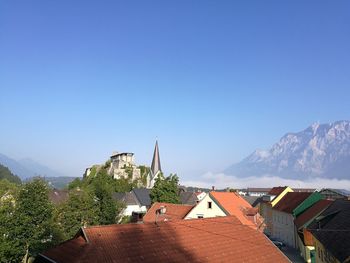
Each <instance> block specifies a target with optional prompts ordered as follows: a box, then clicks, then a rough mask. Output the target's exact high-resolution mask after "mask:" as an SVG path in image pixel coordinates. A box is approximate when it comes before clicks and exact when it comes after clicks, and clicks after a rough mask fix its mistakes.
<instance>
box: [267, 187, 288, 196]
mask: <svg viewBox="0 0 350 263" xmlns="http://www.w3.org/2000/svg"><path fill="white" fill-rule="evenodd" d="M286 188H287V186H277V187H273V188H272V189H271V190H270V191H269V193H268V194H269V195H279V194H281V193H282V192H283V191H284V190H285V189H286Z"/></svg>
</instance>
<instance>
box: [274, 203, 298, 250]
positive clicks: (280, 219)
mask: <svg viewBox="0 0 350 263" xmlns="http://www.w3.org/2000/svg"><path fill="white" fill-rule="evenodd" d="M272 220H273V224H272V228H273V229H272V236H273V237H274V238H277V239H279V240H280V241H282V242H284V243H286V244H287V245H289V246H291V247H294V248H295V247H296V245H295V236H294V217H293V216H292V215H291V214H288V213H284V212H281V211H278V210H275V209H272Z"/></svg>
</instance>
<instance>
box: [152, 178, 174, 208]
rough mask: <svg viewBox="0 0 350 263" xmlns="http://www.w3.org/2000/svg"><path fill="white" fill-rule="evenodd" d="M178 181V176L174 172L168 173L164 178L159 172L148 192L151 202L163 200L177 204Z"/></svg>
mask: <svg viewBox="0 0 350 263" xmlns="http://www.w3.org/2000/svg"><path fill="white" fill-rule="evenodd" d="M178 183H179V178H178V177H177V175H176V174H170V175H169V176H168V177H166V178H164V176H163V174H159V175H158V177H157V179H156V182H155V184H154V187H153V188H152V190H151V193H150V197H151V200H152V203H154V202H165V203H173V204H179V203H180V199H179V195H178Z"/></svg>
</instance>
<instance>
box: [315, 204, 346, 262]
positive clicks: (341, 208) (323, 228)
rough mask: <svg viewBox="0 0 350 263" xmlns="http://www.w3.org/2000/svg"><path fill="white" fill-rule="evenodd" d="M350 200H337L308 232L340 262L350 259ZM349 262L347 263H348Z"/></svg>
mask: <svg viewBox="0 0 350 263" xmlns="http://www.w3.org/2000/svg"><path fill="white" fill-rule="evenodd" d="M349 218H350V200H341V199H338V200H335V201H334V202H333V203H332V204H331V205H330V206H329V207H328V208H327V209H326V210H324V211H323V212H322V213H321V214H320V215H319V216H318V217H317V218H316V220H314V221H313V222H312V223H311V224H310V225H309V226H308V230H309V231H311V233H312V234H313V235H314V237H315V238H316V239H317V240H318V241H320V242H321V243H322V245H323V246H324V247H325V249H326V250H328V251H329V252H330V253H331V254H332V255H333V256H334V257H336V258H337V259H338V260H339V261H340V262H345V261H346V259H349V258H350V238H349V235H350V220H349ZM346 262H347V261H346Z"/></svg>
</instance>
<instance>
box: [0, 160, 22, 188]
mask: <svg viewBox="0 0 350 263" xmlns="http://www.w3.org/2000/svg"><path fill="white" fill-rule="evenodd" d="M1 179H7V180H8V181H10V182H12V183H16V184H20V183H21V179H20V178H19V177H18V176H16V175H14V174H12V173H11V171H10V170H9V169H8V168H7V167H6V166H3V165H1V164H0V180H1Z"/></svg>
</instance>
